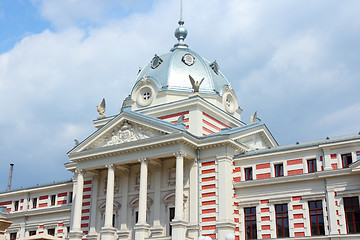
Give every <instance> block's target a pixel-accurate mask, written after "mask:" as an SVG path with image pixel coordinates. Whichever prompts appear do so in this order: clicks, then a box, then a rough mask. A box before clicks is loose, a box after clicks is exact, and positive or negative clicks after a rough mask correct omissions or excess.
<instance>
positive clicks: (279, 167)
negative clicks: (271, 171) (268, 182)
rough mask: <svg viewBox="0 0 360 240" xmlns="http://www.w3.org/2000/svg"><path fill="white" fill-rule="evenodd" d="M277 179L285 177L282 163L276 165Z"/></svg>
mask: <svg viewBox="0 0 360 240" xmlns="http://www.w3.org/2000/svg"><path fill="white" fill-rule="evenodd" d="M274 168H275V177H282V176H284V165H283V164H282V163H280V164H275V165H274Z"/></svg>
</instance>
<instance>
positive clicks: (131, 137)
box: [88, 121, 166, 149]
mask: <svg viewBox="0 0 360 240" xmlns="http://www.w3.org/2000/svg"><path fill="white" fill-rule="evenodd" d="M165 134H166V133H165V132H161V131H159V130H155V129H152V128H151V127H148V126H144V125H140V124H137V123H132V122H130V121H124V122H122V123H121V124H119V125H117V126H116V127H114V128H113V129H111V131H108V133H107V134H104V136H102V137H101V138H99V139H98V141H96V142H94V143H93V144H92V145H90V146H89V147H88V149H90V148H101V147H106V146H113V145H119V144H123V143H128V142H134V141H138V140H141V139H146V138H151V137H156V136H160V135H165Z"/></svg>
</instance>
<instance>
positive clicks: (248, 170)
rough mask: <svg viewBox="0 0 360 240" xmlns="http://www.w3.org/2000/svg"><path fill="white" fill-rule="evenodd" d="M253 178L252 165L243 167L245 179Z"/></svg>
mask: <svg viewBox="0 0 360 240" xmlns="http://www.w3.org/2000/svg"><path fill="white" fill-rule="evenodd" d="M248 180H253V176H252V167H249V168H245V181H248Z"/></svg>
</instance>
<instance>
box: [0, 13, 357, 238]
mask: <svg viewBox="0 0 360 240" xmlns="http://www.w3.org/2000/svg"><path fill="white" fill-rule="evenodd" d="M183 23H184V22H183V21H182V20H180V21H179V27H178V28H177V29H176V31H175V36H176V38H177V40H178V43H176V44H175V45H174V47H173V48H172V49H171V51H170V52H169V53H166V54H163V55H155V56H154V57H153V59H152V60H151V61H150V62H149V64H148V65H147V66H146V67H145V68H143V69H142V70H141V71H139V73H138V75H137V79H136V81H135V83H134V85H133V87H132V89H131V92H130V95H129V97H127V98H126V99H125V100H124V102H123V107H122V110H121V112H120V113H119V114H117V115H115V116H111V117H107V116H106V115H105V114H104V109H101V106H100V107H99V113H100V115H99V117H98V119H97V120H95V121H94V126H95V127H96V128H97V130H96V131H95V132H94V133H93V134H92V135H90V136H89V137H88V138H86V139H85V140H84V141H82V142H81V143H79V144H78V145H77V146H76V147H74V148H73V149H72V150H70V152H69V153H68V156H69V160H70V161H69V162H68V163H66V164H65V167H66V169H67V170H68V171H72V172H73V173H74V179H73V181H72V182H59V183H54V184H51V185H44V186H36V187H33V188H28V189H20V190H14V191H9V192H3V193H0V205H1V206H5V207H7V209H8V211H9V212H10V214H9V220H11V221H12V222H13V224H12V225H11V227H10V228H9V230H8V231H7V235H6V236H7V239H15V238H23V237H26V236H29V235H36V234H40V233H48V234H50V235H56V236H58V237H60V238H69V239H74V240H77V239H79V240H80V239H104V240H111V239H136V240H142V239H163V240H165V239H174V240H184V239H198V237H199V236H200V235H203V236H209V237H211V238H212V239H219V240H223V239H225V236H226V235H227V234H229V233H233V234H235V237H236V239H271V238H273V239H275V238H276V239H283V238H284V239H285V238H288V237H291V238H295V239H360V209H359V195H360V184H359V183H360V175H359V173H360V161H358V160H359V159H360V135H353V136H346V137H339V138H332V139H324V140H320V141H314V142H309V143H301V144H295V145H288V146H278V144H277V142H276V140H275V139H274V137H273V136H272V134H271V132H270V131H269V130H268V128H267V127H266V125H265V124H263V123H262V122H261V121H260V120H259V119H258V118H257V117H256V115H255V116H253V118H252V120H251V123H250V124H245V123H244V122H243V121H241V112H242V110H241V108H239V106H238V101H237V97H236V94H235V91H234V90H233V89H232V88H231V85H230V83H229V81H228V80H227V79H226V78H225V77H224V75H223V74H222V73H221V72H220V71H219V66H218V64H217V63H216V62H215V61H214V62H209V61H207V60H205V59H204V58H202V57H201V56H199V55H198V54H197V53H195V52H193V51H192V50H190V49H189V48H188V46H187V45H186V44H185V42H184V40H185V38H186V35H187V31H186V29H185V28H184V27H183Z"/></svg>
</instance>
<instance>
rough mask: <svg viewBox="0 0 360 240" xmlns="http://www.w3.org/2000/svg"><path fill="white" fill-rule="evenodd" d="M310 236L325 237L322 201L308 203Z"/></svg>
mask: <svg viewBox="0 0 360 240" xmlns="http://www.w3.org/2000/svg"><path fill="white" fill-rule="evenodd" d="M308 204H309V212H310V226H311V236H315V235H325V228H324V216H323V208H322V200H317V201H309V203H308Z"/></svg>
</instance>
